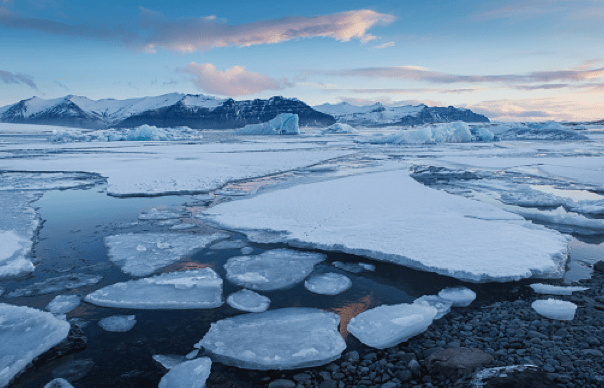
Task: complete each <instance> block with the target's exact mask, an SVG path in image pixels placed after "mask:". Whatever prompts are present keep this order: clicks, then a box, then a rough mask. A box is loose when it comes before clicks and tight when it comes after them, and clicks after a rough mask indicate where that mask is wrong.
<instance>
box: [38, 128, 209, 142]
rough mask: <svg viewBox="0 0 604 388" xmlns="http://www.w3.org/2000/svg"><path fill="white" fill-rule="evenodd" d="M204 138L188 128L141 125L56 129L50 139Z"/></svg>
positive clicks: (134, 139)
mask: <svg viewBox="0 0 604 388" xmlns="http://www.w3.org/2000/svg"><path fill="white" fill-rule="evenodd" d="M201 138H203V136H202V135H201V134H199V131H197V130H194V129H191V128H188V127H178V128H157V127H155V126H152V125H146V124H144V125H141V126H140V127H136V128H132V129H103V130H98V131H83V130H77V129H55V130H53V131H52V135H51V136H50V137H49V138H48V140H49V141H51V142H55V143H71V142H90V141H95V142H108V141H183V140H199V139H201Z"/></svg>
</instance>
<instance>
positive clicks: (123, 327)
mask: <svg viewBox="0 0 604 388" xmlns="http://www.w3.org/2000/svg"><path fill="white" fill-rule="evenodd" d="M134 325H136V316H135V315H112V316H110V317H107V318H103V319H101V320H100V321H99V326H100V327H102V328H103V330H106V331H112V332H115V333H124V332H127V331H130V330H131V329H132V328H133V327H134Z"/></svg>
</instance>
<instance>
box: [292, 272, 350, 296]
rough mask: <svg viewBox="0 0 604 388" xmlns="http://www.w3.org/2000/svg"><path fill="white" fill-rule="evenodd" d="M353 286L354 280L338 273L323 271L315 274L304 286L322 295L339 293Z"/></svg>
mask: <svg viewBox="0 0 604 388" xmlns="http://www.w3.org/2000/svg"><path fill="white" fill-rule="evenodd" d="M351 286H352V281H351V280H350V279H349V278H347V277H346V276H344V275H340V274H338V273H333V272H329V273H323V274H319V275H314V276H312V277H310V278H308V279H306V281H305V282H304V287H306V289H307V290H308V291H310V292H314V293H315V294H321V295H338V294H341V293H342V292H344V291H346V290H347V289H349V288H350V287H351Z"/></svg>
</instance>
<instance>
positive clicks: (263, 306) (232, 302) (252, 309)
mask: <svg viewBox="0 0 604 388" xmlns="http://www.w3.org/2000/svg"><path fill="white" fill-rule="evenodd" d="M227 303H228V305H229V306H231V307H232V308H234V309H237V310H241V311H246V312H248V313H262V312H264V311H266V310H268V306H269V305H270V304H271V300H270V299H269V298H267V297H266V296H264V295H260V294H258V293H256V292H254V291H250V290H247V289H243V290H241V291H237V292H235V293H233V294H231V295H229V297H228V298H227Z"/></svg>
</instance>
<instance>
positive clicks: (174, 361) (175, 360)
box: [153, 354, 187, 370]
mask: <svg viewBox="0 0 604 388" xmlns="http://www.w3.org/2000/svg"><path fill="white" fill-rule="evenodd" d="M153 359H154V360H155V361H157V362H159V363H160V364H161V366H163V367H164V368H166V369H168V370H170V369H172V368H174V367H175V366H176V365H178V364H182V363H183V362H185V361H187V358H186V357H185V356H179V355H173V354H155V355H153Z"/></svg>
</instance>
